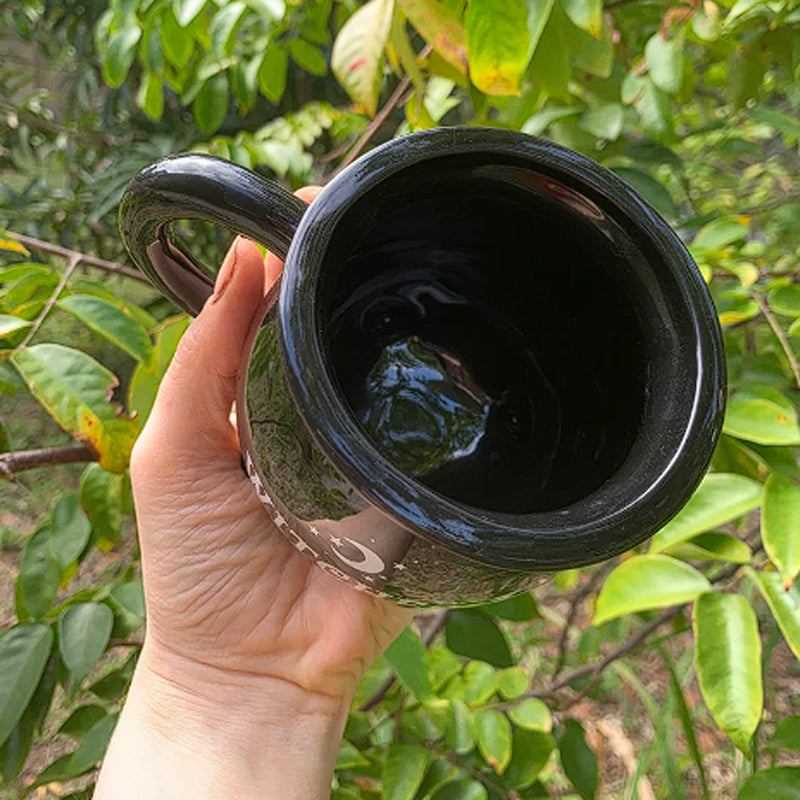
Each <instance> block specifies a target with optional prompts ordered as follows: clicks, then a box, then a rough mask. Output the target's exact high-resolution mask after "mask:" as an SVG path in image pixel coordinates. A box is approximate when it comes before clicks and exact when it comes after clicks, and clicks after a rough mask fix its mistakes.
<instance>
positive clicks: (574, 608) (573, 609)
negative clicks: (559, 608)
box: [553, 562, 613, 680]
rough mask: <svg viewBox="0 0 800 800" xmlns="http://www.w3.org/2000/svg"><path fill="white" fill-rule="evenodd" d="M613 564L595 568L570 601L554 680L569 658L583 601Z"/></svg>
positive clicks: (560, 641)
mask: <svg viewBox="0 0 800 800" xmlns="http://www.w3.org/2000/svg"><path fill="white" fill-rule="evenodd" d="M612 564H613V562H609V563H608V564H605V565H603V567H600V568H599V569H597V570H595V571H594V572H593V573H592V575H591V576H590V577H589V580H588V581H587V582H586V583H585V585H584V586H583V587H582V588H581V589H579V590H578V591H577V592H575V594H574V596H573V598H572V601H571V602H570V607H569V613H568V614H567V618H566V620H565V621H564V627H563V628H562V629H561V637H560V639H559V641H558V657H557V658H556V666H555V669H554V670H553V680H555V679H556V678H557V677H558V676H559V675H560V674H561V670H562V669H564V662H565V661H566V658H567V642H568V641H569V632H570V629H571V628H572V624H573V622H575V617H576V615H577V613H578V609H579V608H580V605H581V603H583V601H584V600H585V599H586V598H587V597H588V596H589V595H590V594H591V593H592V592H593V591H594V590H595V587H596V586H597V584H598V583H599V582H600V581H601V580H603V578H604V577H605V575H606V573H607V572H608V570H609V569H610V567H611V565H612Z"/></svg>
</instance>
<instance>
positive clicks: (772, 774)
mask: <svg viewBox="0 0 800 800" xmlns="http://www.w3.org/2000/svg"><path fill="white" fill-rule="evenodd" d="M736 800H800V767H771V768H770V769H762V770H759V771H758V772H756V773H755V775H751V776H750V777H749V778H748V779H747V780H746V781H745V783H744V786H742V788H741V790H740V791H739V794H738V795H737V797H736Z"/></svg>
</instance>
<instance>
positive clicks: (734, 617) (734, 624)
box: [694, 593, 764, 753]
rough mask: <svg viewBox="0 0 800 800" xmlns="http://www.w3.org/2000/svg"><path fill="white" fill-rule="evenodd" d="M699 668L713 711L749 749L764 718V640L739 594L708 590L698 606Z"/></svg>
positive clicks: (724, 727)
mask: <svg viewBox="0 0 800 800" xmlns="http://www.w3.org/2000/svg"><path fill="white" fill-rule="evenodd" d="M694 639H695V648H696V650H695V669H696V670H697V679H698V682H699V683H700V691H701V692H702V694H703V699H704V700H705V703H706V705H707V706H708V709H709V711H710V712H711V715H712V716H713V717H714V719H715V720H716V722H717V724H718V725H719V726H720V728H722V730H723V731H724V732H725V733H726V734H727V735H728V736H729V737H730V739H731V741H732V742H733V743H734V744H735V745H736V746H737V747H738V748H739V749H740V750H741V751H742V752H743V753H747V752H748V748H749V745H750V739H751V737H752V735H753V732H754V731H755V729H756V728H757V727H758V723H759V721H760V720H761V711H762V708H763V702H764V698H763V688H762V685H761V640H760V639H759V637H758V624H757V623H756V615H755V613H754V612H753V609H752V607H751V606H750V603H748V602H747V600H746V599H745V598H744V597H742V595H740V594H711V593H709V594H704V595H701V596H700V597H699V598H698V599H697V602H696V603H695V607H694Z"/></svg>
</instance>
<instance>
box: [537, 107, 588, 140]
mask: <svg viewBox="0 0 800 800" xmlns="http://www.w3.org/2000/svg"><path fill="white" fill-rule="evenodd" d="M582 112H583V106H549V107H548V108H545V109H542V110H541V111H537V112H536V113H535V114H534V115H533V116H532V117H529V118H528V120H527V121H526V122H525V124H524V125H523V126H522V132H523V133H527V134H528V135H529V136H539V135H540V134H542V133H544V132H545V131H546V130H547V128H548V127H549V126H550V124H551V123H553V122H558V120H561V119H568V118H569V117H577V116H578V115H579V114H581V113H582Z"/></svg>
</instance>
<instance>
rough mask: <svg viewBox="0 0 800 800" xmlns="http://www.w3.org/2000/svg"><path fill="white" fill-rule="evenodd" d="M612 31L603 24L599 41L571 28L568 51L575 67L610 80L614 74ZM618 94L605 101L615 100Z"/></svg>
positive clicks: (605, 23) (606, 24)
mask: <svg viewBox="0 0 800 800" xmlns="http://www.w3.org/2000/svg"><path fill="white" fill-rule="evenodd" d="M612 36H613V31H612V29H611V28H610V27H609V25H608V23H607V22H603V29H602V32H601V35H600V38H599V39H595V37H594V36H592V35H590V34H588V33H584V32H583V31H580V30H579V29H578V28H573V30H572V31H570V36H569V39H570V51H571V55H572V61H573V63H574V64H575V66H576V67H577V68H578V69H580V70H583V71H584V72H588V73H589V74H590V75H595V76H596V77H598V78H610V77H611V76H612V74H613V72H614V63H615V62H614V41H613V38H612ZM618 96H619V95H618V93H617V92H615V93H614V96H613V97H608V98H606V99H609V100H610V99H614V100H616V99H617V97H618Z"/></svg>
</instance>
